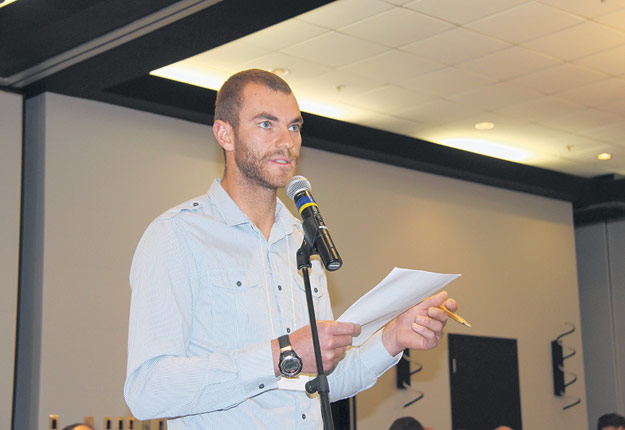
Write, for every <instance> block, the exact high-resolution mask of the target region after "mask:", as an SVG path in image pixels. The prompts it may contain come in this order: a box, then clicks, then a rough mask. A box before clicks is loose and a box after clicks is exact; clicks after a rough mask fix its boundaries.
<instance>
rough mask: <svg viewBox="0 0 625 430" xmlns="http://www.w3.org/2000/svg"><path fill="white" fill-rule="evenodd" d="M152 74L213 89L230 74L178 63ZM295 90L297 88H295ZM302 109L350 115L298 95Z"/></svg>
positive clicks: (342, 116) (331, 116)
mask: <svg viewBox="0 0 625 430" xmlns="http://www.w3.org/2000/svg"><path fill="white" fill-rule="evenodd" d="M150 75H153V76H158V77H161V78H166V79H171V80H174V81H178V82H182V83H185V84H190V85H195V86H198V87H202V88H208V89H211V90H215V91H217V90H219V88H221V86H222V85H223V83H224V82H225V81H226V79H228V78H229V77H230V76H229V75H228V74H226V73H219V72H215V71H207V70H193V69H192V68H187V67H180V66H176V65H171V66H165V67H163V68H160V69H158V70H153V71H152V72H150ZM293 91H294V92H296V93H297V91H295V89H294V90H293ZM297 102H298V103H299V106H300V109H301V110H302V111H304V112H309V113H312V114H315V115H320V116H325V117H329V118H344V117H345V116H346V115H348V112H346V111H345V109H343V108H340V107H338V106H335V105H332V104H328V103H324V102H320V101H318V100H313V99H310V98H306V97H301V96H298V97H297Z"/></svg>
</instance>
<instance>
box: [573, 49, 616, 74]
mask: <svg viewBox="0 0 625 430" xmlns="http://www.w3.org/2000/svg"><path fill="white" fill-rule="evenodd" d="M574 62H575V63H578V64H582V65H584V66H587V67H590V68H593V69H596V70H600V71H602V72H604V73H607V74H609V75H612V76H617V75H622V74H625V45H621V46H618V47H616V48H613V49H608V50H605V51H601V52H598V53H596V54H590V55H587V56H585V57H582V58H578V59H576V60H575V61H574Z"/></svg>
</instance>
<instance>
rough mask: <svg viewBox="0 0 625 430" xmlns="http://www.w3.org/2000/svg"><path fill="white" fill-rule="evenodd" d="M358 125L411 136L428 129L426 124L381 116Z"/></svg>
mask: <svg viewBox="0 0 625 430" xmlns="http://www.w3.org/2000/svg"><path fill="white" fill-rule="evenodd" d="M360 124H361V125H364V126H366V127H372V128H377V129H379V130H385V131H388V132H391V133H397V134H411V133H415V132H417V131H419V130H421V129H423V128H424V127H428V126H427V125H426V124H423V123H419V122H416V121H410V120H407V119H403V118H398V117H394V116H390V115H382V114H378V115H376V117H375V118H371V119H369V120H366V121H361V122H360Z"/></svg>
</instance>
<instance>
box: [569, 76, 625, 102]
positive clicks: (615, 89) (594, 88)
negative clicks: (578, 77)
mask: <svg viewBox="0 0 625 430" xmlns="http://www.w3.org/2000/svg"><path fill="white" fill-rule="evenodd" d="M558 96H559V97H562V98H566V99H569V100H573V101H575V102H577V103H581V104H583V105H585V106H598V105H604V104H606V103H609V102H611V101H612V100H614V98H615V97H616V98H620V99H622V98H625V78H608V79H604V80H602V81H598V82H593V83H591V84H588V85H584V86H582V87H578V88H574V89H571V90H567V91H562V92H560V93H558Z"/></svg>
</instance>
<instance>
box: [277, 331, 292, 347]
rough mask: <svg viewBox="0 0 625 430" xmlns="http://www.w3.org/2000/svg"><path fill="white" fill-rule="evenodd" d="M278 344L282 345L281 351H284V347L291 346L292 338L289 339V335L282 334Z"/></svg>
mask: <svg viewBox="0 0 625 430" xmlns="http://www.w3.org/2000/svg"><path fill="white" fill-rule="evenodd" d="M278 345H279V346H280V351H282V350H283V349H284V348H288V347H289V346H291V340H290V339H289V335H288V334H283V335H282V336H280V337H279V338H278Z"/></svg>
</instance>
